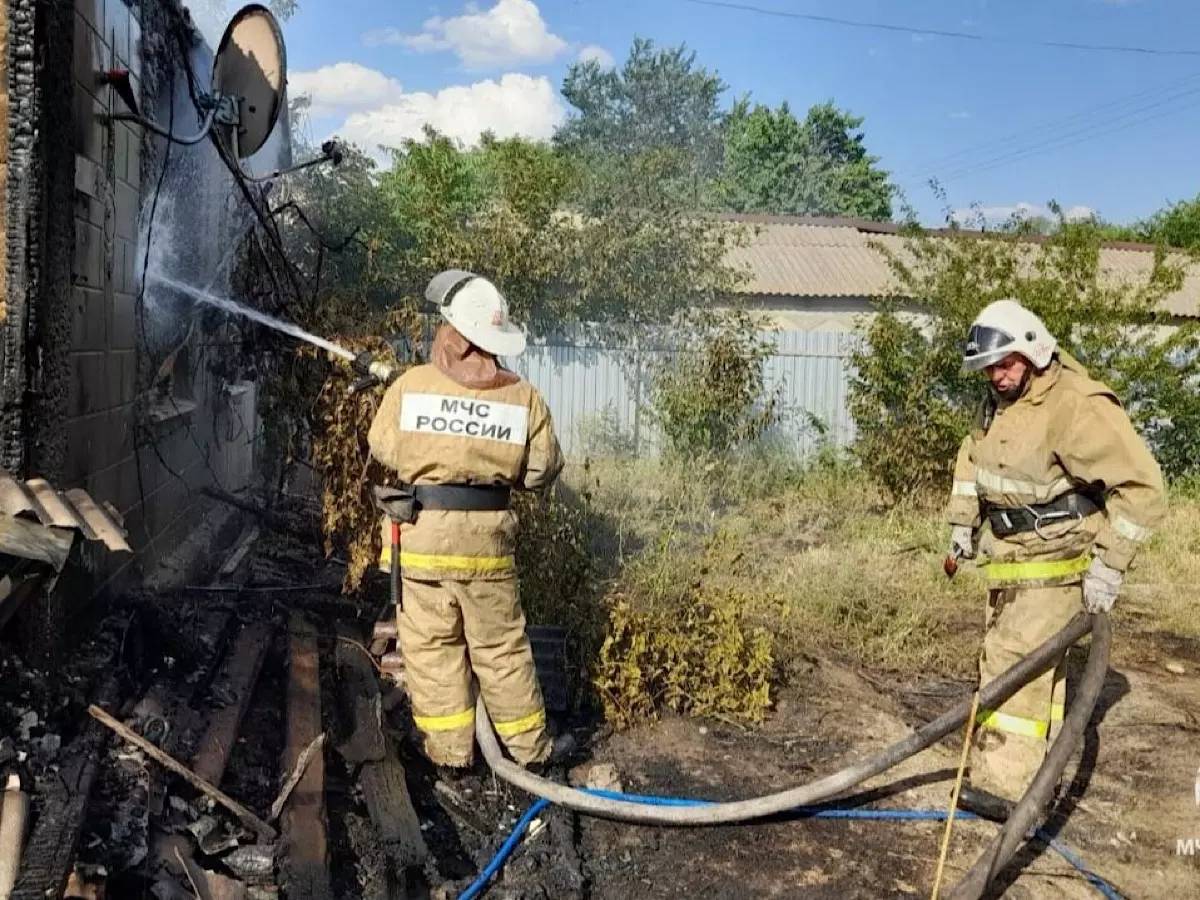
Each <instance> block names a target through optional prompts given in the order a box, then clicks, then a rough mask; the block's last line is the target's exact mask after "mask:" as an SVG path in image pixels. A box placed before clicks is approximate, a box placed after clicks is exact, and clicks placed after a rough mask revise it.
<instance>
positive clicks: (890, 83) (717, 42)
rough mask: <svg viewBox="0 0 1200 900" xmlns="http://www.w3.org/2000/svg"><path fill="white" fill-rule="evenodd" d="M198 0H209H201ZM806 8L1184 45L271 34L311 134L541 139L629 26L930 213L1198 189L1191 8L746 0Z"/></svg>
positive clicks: (423, 7) (313, 9) (500, 30)
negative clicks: (825, 113)
mask: <svg viewBox="0 0 1200 900" xmlns="http://www.w3.org/2000/svg"><path fill="white" fill-rule="evenodd" d="M208 2H213V0H208ZM744 2H745V3H746V4H748V5H755V6H759V7H762V8H766V9H774V10H784V11H792V12H798V13H805V14H814V15H823V16H835V17H840V18H846V19H855V20H859V21H871V22H883V23H891V24H897V25H904V26H909V27H915V28H924V29H933V30H944V31H964V32H970V33H973V34H979V35H984V36H987V37H991V38H1004V39H1018V40H1021V41H1067V42H1078V43H1095V44H1121V45H1125V46H1141V47H1149V48H1163V49H1174V50H1189V51H1194V53H1193V55H1190V56H1185V55H1179V56H1169V55H1150V54H1139V53H1117V52H1090V51H1083V50H1067V49H1052V48H1045V47H1034V46H1028V45H1024V44H1013V43H1002V42H997V43H989V42H977V41H965V40H957V39H952V38H948V37H921V36H914V35H910V34H903V33H892V32H885V31H879V30H869V29H862V28H851V27H845V26H838V25H832V24H822V23H817V22H812V21H802V20H795V19H786V18H779V17H773V16H768V15H762V14H757V13H753V12H750V11H745V10H733V9H722V8H713V7H709V6H702V5H697V4H695V3H692V2H687V0H478V2H477V3H476V4H474V5H468V4H464V3H460V2H451V3H438V4H425V3H419V2H418V3H409V2H395V0H391V2H389V0H299V3H300V10H299V12H298V13H297V14H296V15H295V16H294V17H293V18H292V19H291V20H290V21H288V22H287V23H286V24H285V26H284V29H285V37H286V39H287V45H288V64H289V73H290V83H291V86H292V91H293V93H297V92H307V93H311V95H312V96H313V99H314V103H315V104H316V108H317V111H318V112H319V113H320V115H319V117H318V118H315V119H314V121H313V123H312V130H313V133H314V134H313V136H314V137H316V138H318V139H320V138H324V137H326V136H328V135H329V134H330V133H333V132H338V133H341V134H343V135H345V136H348V137H350V138H352V139H354V140H355V141H356V142H359V143H362V144H366V145H370V144H372V143H373V142H375V141H377V140H393V141H394V140H396V139H397V138H398V137H400V136H404V135H409V134H415V133H417V132H419V129H420V123H421V122H422V121H431V122H433V123H434V124H436V125H438V126H439V127H441V128H442V129H443V130H446V131H449V132H450V133H453V134H455V135H456V136H458V137H460V138H462V139H463V140H464V141H467V142H470V141H471V140H472V139H473V137H474V136H475V135H477V134H478V132H479V130H480V129H482V128H486V127H492V128H493V129H495V130H497V131H498V132H501V133H505V132H507V133H524V134H530V135H532V136H535V137H544V136H546V135H547V134H548V133H549V132H550V130H551V129H552V128H553V125H554V123H555V122H556V121H558V120H559V118H560V117H561V116H562V115H563V114H564V113H565V104H564V103H563V101H562V100H561V97H560V96H559V95H558V88H559V87H560V86H561V83H562V78H563V75H564V74H565V72H566V70H567V67H568V66H569V65H570V64H571V63H572V62H575V61H577V60H578V59H579V58H580V55H581V53H589V54H598V55H599V56H600V57H602V58H603V57H604V56H605V54H608V55H610V56H611V57H612V58H615V59H616V60H617V61H618V62H619V61H620V60H622V59H623V58H624V56H625V54H626V53H627V51H628V49H629V46H630V44H631V42H632V40H633V38H634V37H635V36H641V37H648V38H651V39H653V40H654V41H655V42H656V43H658V44H660V45H673V44H678V43H686V44H687V45H688V46H689V47H691V48H692V49H694V50H695V51H696V53H697V58H698V61H699V62H700V63H701V64H702V65H705V66H707V67H709V68H711V69H716V70H717V71H718V72H719V73H720V74H721V76H722V77H723V78H724V80H725V81H726V82H727V83H728V84H729V85H730V86H731V91H730V92H729V94H728V96H727V98H726V99H727V102H728V101H729V100H731V99H732V97H733V95H734V94H735V93H742V92H749V93H750V94H751V96H752V97H753V98H755V99H757V100H759V101H761V102H764V103H769V104H772V105H775V104H778V103H779V102H780V101H783V100H787V101H788V102H789V103H790V104H792V106H793V108H794V109H795V110H796V111H798V112H799V111H803V110H804V109H806V108H807V107H808V106H809V105H811V104H812V103H816V102H821V101H824V100H827V99H831V100H833V101H834V102H836V103H837V104H838V105H839V106H841V107H844V108H848V109H850V110H851V111H853V112H854V113H856V114H858V115H861V116H864V117H865V120H866V121H865V124H864V129H865V132H866V136H867V144H868V147H869V148H870V149H871V151H872V152H874V153H875V154H877V155H879V156H880V157H881V158H882V164H883V165H884V167H885V168H887V169H888V170H890V171H891V172H893V173H894V175H895V179H896V181H897V183H899V184H900V185H901V187H902V189H903V190H904V191H905V194H906V195H907V197H908V199H909V200H910V202H912V203H913V204H914V205H915V206H916V208H917V209H918V211H919V212H920V214H921V217H922V219H923V220H924V221H926V222H927V223H937V222H938V221H940V219H941V217H942V214H943V205H942V202H941V201H939V200H938V199H937V198H936V197H935V196H934V195H933V193H932V192H931V191H930V190H929V189H928V187H927V186H926V185H925V182H926V181H927V179H928V178H929V177H930V176H938V177H940V178H944V179H946V181H945V185H944V186H945V189H946V191H947V193H948V197H947V201H946V202H947V203H948V204H949V206H950V207H951V208H953V209H960V210H961V209H965V208H967V207H969V206H971V205H972V204H979V205H980V206H982V207H984V208H986V209H987V210H989V215H992V216H996V215H1000V214H1002V213H1004V212H1007V211H1008V210H1011V209H1013V208H1015V207H1017V206H1018V205H1020V204H1030V205H1032V206H1035V207H1036V206H1040V205H1042V204H1044V203H1046V202H1047V201H1049V200H1052V199H1053V200H1057V201H1058V202H1060V203H1061V204H1063V206H1065V207H1068V208H1073V207H1077V208H1080V209H1081V210H1082V209H1088V210H1097V211H1098V212H1099V213H1100V214H1101V215H1102V216H1104V217H1105V218H1106V219H1110V220H1113V221H1128V220H1131V219H1134V218H1138V217H1142V216H1145V215H1148V214H1150V213H1151V212H1153V211H1154V210H1155V209H1157V208H1159V207H1161V206H1163V205H1165V204H1166V203H1168V202H1171V201H1174V200H1179V199H1184V198H1189V197H1192V196H1194V195H1195V194H1196V193H1197V192H1200V162H1197V160H1198V158H1200V154H1198V153H1197V149H1196V148H1197V145H1198V142H1200V3H1197V2H1195V0H1051V2H1047V0H1040V2H1039V0H1006V2H1001V0H908V2H899V0H891V2H888V0H744Z"/></svg>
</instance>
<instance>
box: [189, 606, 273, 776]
mask: <svg viewBox="0 0 1200 900" xmlns="http://www.w3.org/2000/svg"><path fill="white" fill-rule="evenodd" d="M271 633H272V629H271V626H270V624H269V623H265V622H264V623H255V624H251V625H247V626H246V627H245V628H243V629H242V632H241V634H239V635H238V637H237V640H236V641H235V642H234V645H233V649H232V650H231V651H230V653H229V655H228V656H227V657H226V659H225V664H224V666H222V668H221V671H220V673H219V674H218V675H217V678H216V680H215V681H214V682H213V692H214V693H218V694H221V695H222V696H226V697H231V698H233V702H232V703H230V704H228V705H227V706H224V707H222V708H221V709H220V710H218V711H217V712H216V713H215V714H214V715H213V716H212V718H211V719H210V720H209V724H208V730H207V732H205V735H204V739H203V740H202V742H201V744H200V749H199V750H198V751H197V752H196V754H195V755H193V756H192V771H193V772H195V773H196V775H197V776H199V777H200V778H203V779H204V780H205V781H209V782H212V783H213V784H217V785H219V784H220V783H221V776H222V775H224V774H225V767H226V766H227V765H228V764H229V756H230V754H231V753H232V752H233V746H234V743H235V742H236V741H237V736H238V731H239V730H240V729H241V727H242V719H243V718H245V715H246V710H247V709H248V708H249V706H250V699H251V697H252V696H253V694H254V686H255V684H256V683H257V681H258V676H259V673H260V672H261V671H262V662H263V657H264V656H265V655H266V652H267V647H268V646H269V645H270V643H271Z"/></svg>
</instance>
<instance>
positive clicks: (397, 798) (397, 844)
mask: <svg viewBox="0 0 1200 900" xmlns="http://www.w3.org/2000/svg"><path fill="white" fill-rule="evenodd" d="M358 780H359V783H360V784H361V785H362V789H363V797H364V799H365V800H366V801H367V812H368V813H369V814H370V816H371V821H372V822H374V823H375V827H376V828H377V829H379V839H380V840H381V841H383V847H384V850H385V851H386V852H387V855H388V859H389V860H391V862H392V864H393V865H394V866H395V872H394V873H393V874H394V875H395V876H396V878H397V880H399V881H401V883H407V873H406V870H407V869H409V868H413V869H420V868H421V867H422V866H423V865H424V864H425V861H426V860H427V859H428V858H429V847H428V846H427V845H426V843H425V836H424V834H422V832H421V820H420V818H418V816H417V811H416V810H415V809H414V808H413V803H412V797H411V796H409V793H408V783H407V782H406V781H405V778H404V766H403V765H402V764H401V762H400V760H399V759H397V758H396V754H395V752H393V751H392V750H391V748H390V747H389V748H388V755H387V756H386V757H385V758H384V759H382V760H380V761H379V762H370V763H366V764H365V765H364V766H363V767H362V771H361V772H360V773H359V776H358Z"/></svg>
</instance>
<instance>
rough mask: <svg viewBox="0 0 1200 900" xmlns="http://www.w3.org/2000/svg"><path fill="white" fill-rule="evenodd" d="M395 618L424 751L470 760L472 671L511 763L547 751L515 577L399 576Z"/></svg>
mask: <svg viewBox="0 0 1200 900" xmlns="http://www.w3.org/2000/svg"><path fill="white" fill-rule="evenodd" d="M402 590H403V595H402V596H403V602H402V604H401V607H402V608H401V611H400V612H399V614H398V616H397V627H398V631H399V640H400V647H401V651H402V652H403V654H404V669H405V678H406V680H407V683H408V689H409V693H410V696H411V698H412V709H413V720H414V722H415V723H416V726H417V729H418V730H419V731H420V732H421V735H422V737H423V739H424V746H425V754H426V756H428V757H429V759H430V760H431V761H432V762H433V763H435V764H437V765H443V766H469V765H471V763H472V762H473V760H474V751H475V698H474V696H473V694H472V691H471V676H472V673H474V675H475V676H476V677H477V678H478V680H479V687H480V690H482V692H483V700H484V703H486V704H487V709H488V714H489V715H490V716H491V718H492V723H493V725H494V726H495V729H496V733H497V734H498V735H499V736H500V739H501V740H502V741H503V742H504V745H505V747H507V748H508V752H509V753H510V754H511V755H512V757H513V759H515V760H516V761H517V762H518V763H521V764H522V765H529V764H531V763H538V762H542V761H544V760H545V759H546V758H547V757H548V756H549V755H550V748H551V742H550V739H549V737H548V736H547V733H546V711H545V705H544V703H543V701H542V691H541V686H540V685H539V684H538V680H537V675H536V673H535V671H534V667H533V650H532V648H531V647H530V644H529V638H528V637H527V636H526V634H525V614H524V612H523V611H522V609H521V605H520V600H519V596H518V590H517V579H516V578H515V577H513V578H504V579H500V580H475V581H465V580H464V581H449V580H447V581H418V580H415V579H412V578H404V579H403V583H402Z"/></svg>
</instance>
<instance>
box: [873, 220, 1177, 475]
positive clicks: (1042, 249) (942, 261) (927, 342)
mask: <svg viewBox="0 0 1200 900" xmlns="http://www.w3.org/2000/svg"><path fill="white" fill-rule="evenodd" d="M1054 212H1055V215H1056V218H1057V221H1056V224H1055V228H1054V232H1053V234H1052V235H1050V236H1049V237H1048V238H1046V239H1045V241H1044V242H1042V243H1037V242H1032V241H1029V240H1027V239H1025V238H1023V237H1022V236H1013V235H996V236H991V237H987V238H980V237H977V236H970V235H961V236H956V237H937V236H934V235H931V234H929V233H928V232H924V231H922V230H920V229H916V228H914V230H913V231H912V232H910V234H909V237H908V238H907V240H906V241H905V242H904V247H903V249H902V250H898V251H893V250H889V249H888V248H886V247H881V248H880V249H881V252H884V253H885V254H887V255H888V257H889V260H890V263H891V266H892V269H893V271H894V272H895V274H896V276H897V280H898V282H899V285H900V287H899V290H898V294H900V295H902V296H905V297H913V298H920V299H921V304H920V306H921V309H920V312H921V313H922V314H924V316H927V318H924V317H922V318H918V317H916V316H915V315H913V311H912V310H906V309H904V308H902V306H901V304H900V303H899V302H898V301H896V300H891V301H886V302H881V303H880V304H879V307H878V315H877V316H875V317H872V318H871V319H870V320H868V321H866V322H865V323H864V324H863V325H862V327H861V331H862V334H863V336H864V337H865V341H864V344H863V346H862V348H861V350H859V351H858V352H856V353H855V354H854V356H853V358H852V364H853V366H854V368H855V370H856V371H855V373H854V375H853V378H852V382H851V413H852V415H853V417H854V420H855V422H856V425H857V429H858V434H859V437H858V440H857V444H856V447H855V452H856V454H857V456H858V457H859V459H860V460H861V461H862V463H863V464H864V466H865V467H866V468H867V469H868V471H870V472H871V473H872V474H873V475H874V476H875V477H876V478H877V479H878V480H879V481H880V482H881V483H882V484H883V485H885V486H886V487H887V488H888V489H889V490H890V492H891V493H892V494H893V496H894V497H895V498H896V499H905V498H911V497H915V496H919V495H921V494H924V493H928V492H931V491H934V492H940V491H944V490H945V486H946V484H947V483H948V479H949V477H950V471H951V467H952V464H953V458H954V454H955V452H956V451H957V448H958V445H959V443H960V441H961V440H962V438H963V437H964V436H965V434H966V432H967V430H968V428H969V427H970V425H971V422H972V414H973V413H974V411H975V410H976V409H977V408H978V405H979V403H980V402H981V401H982V399H983V397H984V396H985V392H986V390H987V388H986V384H985V383H984V382H983V381H982V380H981V378H980V377H979V376H970V375H969V374H968V373H965V372H964V371H963V370H962V347H963V342H964V340H965V335H966V333H967V330H968V328H969V326H970V323H971V321H972V320H973V318H974V317H975V315H976V314H977V313H978V312H979V310H980V309H982V308H983V307H984V306H985V305H986V304H988V303H990V302H992V301H994V300H998V299H1002V298H1012V299H1015V300H1018V301H1019V302H1021V303H1022V304H1024V305H1025V306H1027V307H1028V308H1030V309H1031V310H1033V311H1034V312H1035V313H1037V314H1038V315H1039V316H1041V317H1042V319H1043V320H1044V321H1045V322H1046V325H1047V327H1048V328H1049V329H1050V331H1051V333H1052V334H1054V335H1055V336H1056V337H1057V339H1058V341H1059V342H1060V345H1061V346H1062V347H1063V348H1064V349H1065V350H1066V351H1067V352H1069V353H1071V354H1072V355H1073V356H1074V357H1075V358H1076V359H1078V360H1079V361H1080V362H1081V363H1082V364H1083V365H1084V366H1086V367H1088V369H1089V371H1090V373H1091V374H1092V375H1093V377H1096V378H1098V379H1100V380H1101V381H1104V382H1106V383H1108V384H1109V385H1110V387H1112V388H1113V389H1114V390H1115V391H1116V392H1117V394H1118V396H1120V397H1121V399H1122V400H1123V401H1124V403H1125V406H1126V408H1127V409H1128V411H1129V412H1130V415H1131V418H1132V419H1133V421H1134V424H1135V426H1137V427H1138V428H1139V429H1140V431H1141V433H1142V434H1143V435H1144V436H1145V437H1146V438H1147V440H1148V441H1149V443H1150V444H1151V447H1152V448H1153V449H1154V451H1155V452H1156V454H1157V456H1158V459H1159V461H1160V463H1161V464H1162V465H1163V468H1164V471H1165V472H1166V473H1167V474H1168V475H1169V476H1175V477H1177V476H1180V475H1183V474H1186V473H1187V472H1188V471H1190V470H1191V469H1192V467H1193V466H1194V462H1193V460H1194V459H1195V458H1196V457H1195V452H1196V450H1197V441H1200V427H1198V425H1200V416H1198V414H1197V413H1198V408H1200V402H1198V400H1197V392H1196V385H1197V377H1198V375H1200V354H1198V351H1200V334H1198V332H1197V328H1196V326H1195V325H1194V324H1190V323H1189V324H1184V325H1181V326H1179V327H1177V328H1174V329H1167V328H1162V327H1160V326H1161V325H1162V324H1163V322H1162V316H1161V310H1162V303H1163V300H1164V299H1165V298H1166V297H1167V296H1168V295H1170V294H1171V293H1172V292H1173V291H1174V290H1177V289H1178V287H1179V285H1180V284H1181V279H1182V271H1181V269H1180V268H1179V267H1178V266H1176V265H1173V264H1171V263H1170V262H1169V261H1168V258H1167V257H1166V255H1165V254H1164V253H1163V252H1161V251H1160V252H1159V253H1158V254H1157V255H1156V256H1155V259H1154V264H1153V266H1152V267H1151V270H1150V271H1149V272H1148V273H1147V274H1146V275H1145V277H1143V278H1141V279H1139V280H1131V279H1125V278H1115V277H1113V276H1111V275H1109V274H1106V273H1105V272H1104V270H1102V269H1101V266H1100V245H1101V240H1102V238H1103V237H1104V232H1103V229H1102V228H1101V227H1100V226H1098V225H1097V224H1096V223H1094V222H1070V221H1067V220H1066V219H1065V218H1064V217H1063V215H1062V212H1061V210H1058V209H1057V208H1056V209H1055V210H1054Z"/></svg>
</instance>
